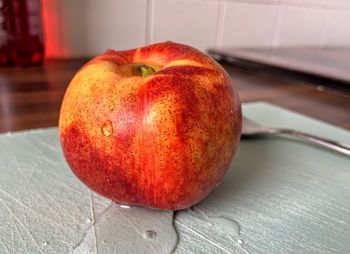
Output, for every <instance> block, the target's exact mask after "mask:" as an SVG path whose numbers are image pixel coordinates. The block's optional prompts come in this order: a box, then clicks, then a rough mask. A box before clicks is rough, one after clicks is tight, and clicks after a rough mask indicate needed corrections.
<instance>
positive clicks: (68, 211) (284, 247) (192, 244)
mask: <svg viewBox="0 0 350 254" xmlns="http://www.w3.org/2000/svg"><path fill="white" fill-rule="evenodd" d="M243 109H244V114H245V115H247V116H249V117H250V118H252V119H254V120H256V121H258V122H260V123H264V124H269V125H271V126H285V127H294V128H296V129H300V130H308V131H310V132H312V133H314V134H320V135H323V136H326V137H330V138H335V139H338V140H341V141H343V142H348V143H350V133H349V132H347V131H345V130H342V129H340V128H336V127H333V126H330V125H328V124H325V123H322V122H319V121H316V120H313V119H310V118H307V117H305V116H301V115H299V114H296V113H293V112H290V111H287V110H285V109H281V108H278V107H275V106H273V105H271V104H267V103H250V104H246V105H244V107H243ZM0 149H1V150H0V253H70V252H72V253H170V252H172V251H174V252H175V253H350V241H349V239H350V159H349V158H347V157H345V156H343V155H339V154H336V153H334V152H329V151H327V150H324V149H320V148H318V147H313V146H309V145H306V144H303V143H300V142H296V141H293V140H286V139H259V140H243V141H242V142H241V144H240V146H239V149H238V152H237V154H236V156H235V159H234V162H233V164H232V166H231V168H230V169H229V171H228V173H227V174H226V176H225V178H224V181H223V182H222V184H221V185H220V186H219V187H218V188H216V189H215V190H214V191H213V192H212V194H210V195H209V196H208V197H207V198H206V199H205V200H204V201H203V202H201V203H200V204H198V205H197V206H195V207H193V208H191V209H187V210H184V211H180V212H176V213H175V215H174V217H173V213H172V212H161V211H154V210H149V209H143V208H136V207H134V208H133V207H130V208H128V207H120V206H119V205H117V204H114V203H111V202H110V201H109V200H108V199H105V198H103V197H101V196H99V195H97V194H94V193H92V192H90V191H89V189H87V188H86V187H85V186H84V185H83V184H82V183H80V182H79V181H78V179H77V178H76V177H75V176H74V175H73V174H72V173H71V171H70V169H69V167H68V166H67V164H66V163H65V161H64V159H63V156H62V153H61V150H60V147H59V142H58V137H57V129H56V128H51V129H44V130H33V131H25V132H17V133H13V134H2V135H0ZM176 232H177V233H176ZM177 241H178V242H177Z"/></svg>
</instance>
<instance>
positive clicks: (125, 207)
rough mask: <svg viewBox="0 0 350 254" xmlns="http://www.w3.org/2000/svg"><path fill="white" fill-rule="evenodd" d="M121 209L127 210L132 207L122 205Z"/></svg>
mask: <svg viewBox="0 0 350 254" xmlns="http://www.w3.org/2000/svg"><path fill="white" fill-rule="evenodd" d="M120 208H124V209H127V208H130V206H128V205H120Z"/></svg>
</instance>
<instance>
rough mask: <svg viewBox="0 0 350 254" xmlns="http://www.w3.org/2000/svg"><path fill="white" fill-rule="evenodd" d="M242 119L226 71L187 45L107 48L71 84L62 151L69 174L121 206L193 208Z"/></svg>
mask: <svg viewBox="0 0 350 254" xmlns="http://www.w3.org/2000/svg"><path fill="white" fill-rule="evenodd" d="M241 124H242V113H241V104H240V100H239V97H238V94H237V92H236V90H235V88H234V86H233V84H232V81H231V79H230V77H229V76H228V74H227V73H226V71H225V70H224V69H223V68H222V67H221V66H220V65H219V64H218V63H217V62H215V61H214V60H213V59H211V58H210V57H208V56H207V55H205V54H204V53H202V52H200V51H199V50H197V49H195V48H192V47H190V46H187V45H183V44H178V43H173V42H163V43H158V44H153V45H150V46H146V47H142V48H137V49H131V50H125V51H114V50H108V51H106V52H105V53H104V54H102V55H99V56H97V57H95V58H93V59H92V60H90V61H89V62H88V63H87V64H85V65H84V66H83V67H82V68H81V69H80V70H79V71H78V72H77V73H76V75H75V76H74V78H73V79H72V81H71V82H70V84H69V86H68V88H67V90H66V93H65V96H64V99H63V102H62V106H61V111H60V117H59V135H60V142H61V146H62V150H63V153H64V156H65V159H66V160H67V162H68V164H69V166H70V167H71V169H72V171H73V172H74V173H75V175H76V176H77V177H78V178H79V179H80V180H81V181H82V182H83V183H85V184H86V185H87V186H88V187H89V188H91V189H92V190H93V191H95V192H97V193H99V194H101V195H103V196H105V197H107V198H110V199H112V200H113V201H115V202H117V203H120V204H127V205H136V206H144V207H149V208H155V209H162V210H179V209H184V208H187V207H190V206H192V205H194V204H196V203H197V202H199V201H201V200H202V199H203V198H205V197H206V196H207V195H208V194H209V193H210V192H211V191H212V190H213V188H215V187H216V186H218V185H219V183H220V181H221V180H222V178H223V176H224V174H225V172H226V171H227V169H228V167H229V165H230V162H231V160H232V157H233V155H234V153H235V151H236V148H237V146H238V143H239V140H240V135H241Z"/></svg>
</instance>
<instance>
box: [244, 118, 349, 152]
mask: <svg viewBox="0 0 350 254" xmlns="http://www.w3.org/2000/svg"><path fill="white" fill-rule="evenodd" d="M263 135H278V136H291V137H295V138H298V139H300V140H303V141H306V142H309V143H313V144H317V145H320V146H323V147H326V148H328V149H331V150H333V151H337V152H339V153H342V154H346V155H348V156H350V145H347V144H342V143H340V142H337V141H334V140H331V139H326V138H321V137H318V136H315V135H311V134H308V133H305V132H301V131H296V130H291V129H285V128H270V127H266V126H262V125H260V124H258V123H255V122H253V121H252V120H250V119H247V118H245V117H243V128H242V137H243V138H244V137H253V136H263Z"/></svg>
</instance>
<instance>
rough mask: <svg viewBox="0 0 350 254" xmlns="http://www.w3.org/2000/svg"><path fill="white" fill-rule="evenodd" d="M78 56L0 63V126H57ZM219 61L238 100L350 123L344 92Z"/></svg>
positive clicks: (349, 107) (345, 124)
mask: <svg viewBox="0 0 350 254" xmlns="http://www.w3.org/2000/svg"><path fill="white" fill-rule="evenodd" d="M84 62H86V60H83V59H76V60H49V61H47V62H46V63H45V65H44V66H43V67H31V68H0V132H7V131H16V130H24V129H31V128H43V127H50V126H57V121H58V114H59V108H60V104H61V101H62V98H63V95H64V92H65V89H66V88H67V85H68V83H69V81H70V80H71V79H72V77H73V75H74V73H75V72H76V71H77V70H78V69H79V68H80V67H81V66H82V65H83V64H84ZM224 67H225V68H226V69H227V71H228V72H229V73H230V75H231V76H232V78H233V80H234V83H235V85H236V87H237V89H238V91H239V94H240V97H241V100H242V102H249V101H268V102H271V103H274V104H276V105H279V106H282V107H285V108H289V109H291V110H294V111H297V112H300V113H303V114H305V115H308V116H311V117H314V118H318V119H320V120H323V121H325V122H329V123H331V124H334V125H337V126H341V127H343V128H346V129H350V96H349V95H346V94H343V93H340V92H335V91H331V90H323V89H320V88H317V87H316V86H312V85H310V84H305V83H304V82H301V81H291V80H286V79H283V80H282V79H279V78H276V77H272V76H268V75H266V74H265V75H263V74H257V73H252V72H249V71H245V70H241V69H238V68H236V67H234V66H232V65H228V64H224Z"/></svg>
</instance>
